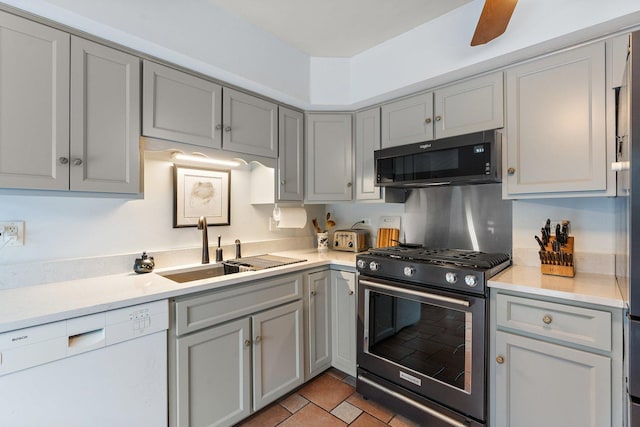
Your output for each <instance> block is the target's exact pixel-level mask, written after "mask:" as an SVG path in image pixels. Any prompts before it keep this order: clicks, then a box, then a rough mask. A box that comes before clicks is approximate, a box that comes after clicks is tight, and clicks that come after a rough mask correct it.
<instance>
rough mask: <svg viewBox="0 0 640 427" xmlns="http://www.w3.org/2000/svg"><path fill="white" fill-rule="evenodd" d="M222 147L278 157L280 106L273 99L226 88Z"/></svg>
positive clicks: (223, 99) (223, 92) (224, 93)
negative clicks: (271, 100) (268, 99)
mask: <svg viewBox="0 0 640 427" xmlns="http://www.w3.org/2000/svg"><path fill="white" fill-rule="evenodd" d="M222 126H223V136H222V147H223V148H224V149H225V150H229V151H236V152H238V153H246V154H255V155H257V156H264V157H277V156H278V140H277V136H278V106H277V105H276V104H274V103H273V102H268V101H265V100H264V99H260V98H256V97H255V96H251V95H247V94H246V93H242V92H238V91H237V90H233V89H228V88H226V87H225V88H224V90H223V91H222Z"/></svg>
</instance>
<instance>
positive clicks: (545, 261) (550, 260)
mask: <svg viewBox="0 0 640 427" xmlns="http://www.w3.org/2000/svg"><path fill="white" fill-rule="evenodd" d="M554 240H556V238H555V236H551V237H550V238H549V243H547V246H546V250H547V253H546V255H547V256H546V257H545V256H543V254H545V253H544V252H543V251H540V252H539V254H540V263H541V264H540V271H541V272H542V274H550V275H553V276H564V277H574V276H575V275H576V264H575V263H576V259H575V256H574V253H573V236H569V237H568V238H567V244H566V245H564V246H561V247H560V249H561V250H562V252H564V253H565V254H567V255H565V257H568V256H569V255H570V260H568V259H567V258H565V263H564V265H563V263H562V262H561V261H559V260H557V261H556V260H555V258H554V255H553V254H558V252H554V251H553V246H552V242H553V241H554Z"/></svg>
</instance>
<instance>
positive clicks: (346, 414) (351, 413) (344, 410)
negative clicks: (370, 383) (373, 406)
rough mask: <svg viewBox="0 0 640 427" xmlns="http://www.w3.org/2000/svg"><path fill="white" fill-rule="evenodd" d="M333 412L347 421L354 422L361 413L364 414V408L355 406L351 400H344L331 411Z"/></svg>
mask: <svg viewBox="0 0 640 427" xmlns="http://www.w3.org/2000/svg"><path fill="white" fill-rule="evenodd" d="M331 414H332V415H334V416H336V417H338V418H340V419H341V420H342V421H344V422H345V423H347V424H349V423H351V422H353V420H355V419H356V418H358V416H360V414H362V409H360V408H357V407H355V406H353V405H352V404H351V403H349V402H342V403H341V404H339V405H338V406H336V407H335V408H333V411H331Z"/></svg>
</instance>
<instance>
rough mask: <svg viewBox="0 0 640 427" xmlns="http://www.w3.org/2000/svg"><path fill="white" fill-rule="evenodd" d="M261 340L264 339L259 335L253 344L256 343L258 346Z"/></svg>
mask: <svg viewBox="0 0 640 427" xmlns="http://www.w3.org/2000/svg"><path fill="white" fill-rule="evenodd" d="M261 340H262V337H261V336H260V335H258V336H257V337H255V338H254V339H253V342H254V343H256V344H258V343H259V342H260V341H261Z"/></svg>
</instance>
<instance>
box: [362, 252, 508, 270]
mask: <svg viewBox="0 0 640 427" xmlns="http://www.w3.org/2000/svg"><path fill="white" fill-rule="evenodd" d="M369 253H371V254H373V255H379V256H383V257H389V258H397V259H401V260H413V261H422V262H426V263H433V264H440V265H452V266H461V267H474V268H487V269H489V268H493V267H495V266H497V265H500V264H502V263H503V262H506V261H509V255H507V254H500V253H498V254H495V253H486V252H477V251H471V250H465V249H441V248H416V247H403V246H389V247H386V248H377V249H371V250H369Z"/></svg>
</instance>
